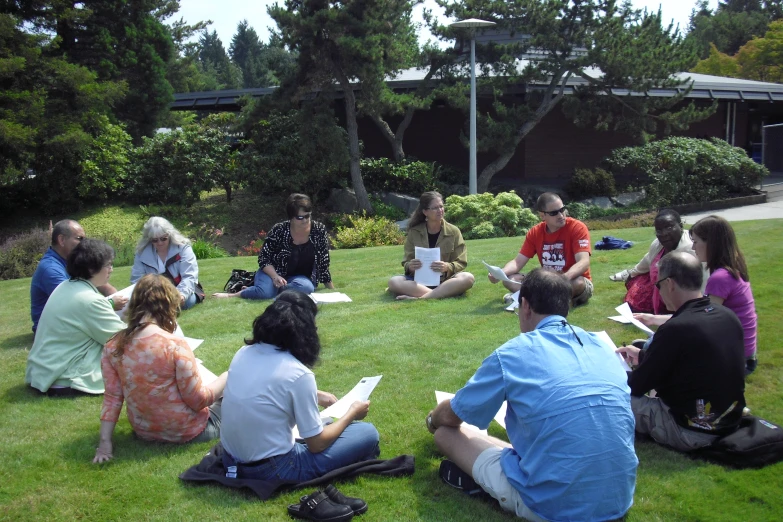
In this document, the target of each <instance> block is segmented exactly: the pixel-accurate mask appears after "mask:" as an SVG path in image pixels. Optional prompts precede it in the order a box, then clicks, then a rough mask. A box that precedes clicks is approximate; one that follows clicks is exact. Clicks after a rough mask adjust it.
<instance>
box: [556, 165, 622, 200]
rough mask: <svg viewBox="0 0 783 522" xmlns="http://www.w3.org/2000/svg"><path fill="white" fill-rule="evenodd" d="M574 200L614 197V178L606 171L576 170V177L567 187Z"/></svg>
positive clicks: (573, 177)
mask: <svg viewBox="0 0 783 522" xmlns="http://www.w3.org/2000/svg"><path fill="white" fill-rule="evenodd" d="M565 190H566V193H567V194H568V195H569V196H570V197H571V198H572V199H585V198H591V197H595V196H607V197H611V196H614V195H615V194H616V193H617V191H616V189H615V186H614V176H613V175H612V173H611V172H607V171H605V170H604V169H595V170H590V169H574V175H573V176H572V177H571V179H570V180H569V181H568V184H567V185H566V187H565Z"/></svg>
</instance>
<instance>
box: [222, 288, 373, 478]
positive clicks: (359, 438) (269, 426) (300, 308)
mask: <svg viewBox="0 0 783 522" xmlns="http://www.w3.org/2000/svg"><path fill="white" fill-rule="evenodd" d="M317 311H318V308H317V307H316V305H315V303H314V302H313V301H312V300H311V299H310V297H309V296H307V295H306V294H304V293H302V292H298V291H295V290H287V291H285V292H282V293H281V294H280V295H279V296H278V297H277V299H276V300H275V301H274V302H273V303H272V304H271V305H269V307H268V308H267V309H266V310H264V313H263V314H261V315H260V316H259V317H257V318H256V320H255V321H254V322H253V338H252V339H249V340H245V343H246V344H247V346H244V347H243V348H241V349H240V350H239V351H238V352H237V354H236V355H235V356H234V359H233V360H232V361H231V366H230V367H229V369H228V381H227V383H226V388H225V391H224V394H223V407H222V409H223V413H222V421H221V432H220V441H221V443H222V444H223V448H224V449H225V455H226V456H225V463H226V465H227V466H230V465H236V466H237V468H238V469H237V473H238V474H237V477H239V478H255V479H261V480H282V481H290V482H303V481H307V480H311V479H314V478H317V477H320V476H322V475H324V474H326V473H328V472H329V471H332V470H334V469H337V468H341V467H344V466H347V465H349V464H353V463H355V462H360V461H363V460H369V459H374V458H376V457H377V456H378V454H379V453H380V450H379V448H378V431H377V430H376V429H375V426H373V425H372V424H370V423H366V422H354V421H358V420H361V419H363V418H364V417H365V416H367V413H368V411H369V407H370V402H369V401H356V402H354V403H353V404H352V405H351V407H350V408H349V409H348V412H347V413H346V414H345V415H344V416H343V417H342V418H340V419H337V420H336V421H335V422H333V423H332V424H328V425H326V426H324V425H323V422H322V421H321V416H320V414H319V411H318V406H319V405H321V406H328V405H330V404H332V403H334V402H335V401H336V398H335V396H334V395H332V394H330V393H325V392H321V391H318V389H317V388H316V384H315V376H314V375H313V372H312V370H311V368H312V367H313V365H315V363H316V362H317V361H318V355H319V352H320V350H321V344H320V341H319V340H318V332H317V330H316V327H315V315H316V313H317ZM295 426H296V427H297V429H298V431H299V436H300V437H302V438H303V439H304V441H305V442H304V443H301V442H296V441H295V439H294V432H293V429H294V427H295Z"/></svg>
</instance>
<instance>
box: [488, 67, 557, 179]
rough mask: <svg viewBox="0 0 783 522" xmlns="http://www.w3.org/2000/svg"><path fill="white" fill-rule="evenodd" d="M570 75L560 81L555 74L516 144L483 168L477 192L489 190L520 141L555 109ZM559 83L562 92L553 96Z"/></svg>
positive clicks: (516, 139)
mask: <svg viewBox="0 0 783 522" xmlns="http://www.w3.org/2000/svg"><path fill="white" fill-rule="evenodd" d="M570 77H571V73H567V74H564V76H563V77H562V81H560V80H559V79H558V76H557V75H553V78H552V80H551V81H550V83H549V89H548V90H547V92H546V94H545V95H544V98H543V100H542V101H541V105H539V106H538V109H536V112H535V114H534V115H533V117H532V118H531V119H529V120H527V121H526V122H525V123H523V124H522V125H521V126H520V127H519V130H518V131H517V135H516V136H515V137H514V146H513V147H509V149H508V150H506V151H504V152H503V153H501V154H500V156H499V157H498V158H497V159H495V160H494V161H493V162H491V163H490V164H489V165H487V166H486V167H484V168H483V169H482V170H481V174H480V175H479V177H478V180H476V192H478V193H479V194H481V193H482V192H487V190H488V189H489V182H490V181H492V177H493V176H494V175H495V174H497V173H498V172H500V171H501V170H503V167H505V166H506V165H508V162H509V161H511V158H512V157H513V156H514V153H515V152H516V150H517V147H518V146H519V143H520V142H521V141H522V140H523V139H525V136H527V135H528V134H529V133H530V131H532V130H533V128H534V127H535V126H536V125H537V124H538V122H540V121H541V120H542V119H543V117H544V116H546V115H547V114H549V111H551V110H552V109H554V108H555V106H556V105H557V104H558V103H559V102H560V100H561V99H562V98H563V92H564V89H565V85H566V83H567V82H568V79H569V78H570ZM558 83H559V84H560V92H558V93H557V96H555V97H552V94H554V91H555V89H556V88H557V86H558Z"/></svg>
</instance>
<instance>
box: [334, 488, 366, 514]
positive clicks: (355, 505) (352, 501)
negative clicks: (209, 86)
mask: <svg viewBox="0 0 783 522" xmlns="http://www.w3.org/2000/svg"><path fill="white" fill-rule="evenodd" d="M324 493H326V496H327V497H329V498H330V499H332V501H333V502H337V503H338V504H342V505H343V506H348V507H349V508H351V509H352V510H353V514H354V515H361V514H363V513H366V512H367V502H365V501H364V500H362V499H360V498H354V497H346V496H345V495H343V494H342V493H340V491H338V490H337V488H336V487H334V486H333V485H331V484H329V485H328V486H326V489H324Z"/></svg>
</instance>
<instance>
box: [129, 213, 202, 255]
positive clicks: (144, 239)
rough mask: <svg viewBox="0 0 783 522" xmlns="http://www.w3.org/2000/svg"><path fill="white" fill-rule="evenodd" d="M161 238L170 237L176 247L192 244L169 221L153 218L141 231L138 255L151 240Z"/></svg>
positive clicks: (137, 248)
mask: <svg viewBox="0 0 783 522" xmlns="http://www.w3.org/2000/svg"><path fill="white" fill-rule="evenodd" d="M160 236H169V242H170V243H172V244H175V245H189V244H190V239H188V238H186V237H185V236H183V235H182V233H181V232H180V231H179V230H177V229H176V228H174V225H172V224H171V223H170V222H169V220H168V219H166V218H162V217H159V216H153V217H151V218H149V219H148V220H147V222H146V223H144V227H143V228H142V229H141V239H140V240H139V243H138V244H137V245H136V253H137V254H141V251H142V250H144V249H145V248H146V247H147V245H148V244H149V243H150V239H152V238H153V237H160Z"/></svg>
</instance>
